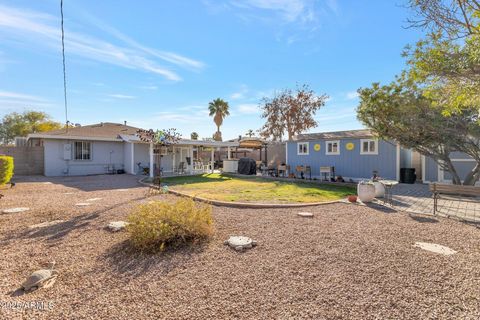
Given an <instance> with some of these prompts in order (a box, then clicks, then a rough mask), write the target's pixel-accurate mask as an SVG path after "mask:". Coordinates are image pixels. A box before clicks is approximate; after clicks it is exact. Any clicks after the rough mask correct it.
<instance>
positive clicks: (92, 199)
mask: <svg viewBox="0 0 480 320" xmlns="http://www.w3.org/2000/svg"><path fill="white" fill-rule="evenodd" d="M98 200H102V198H90V199H87V200H85V201H98Z"/></svg>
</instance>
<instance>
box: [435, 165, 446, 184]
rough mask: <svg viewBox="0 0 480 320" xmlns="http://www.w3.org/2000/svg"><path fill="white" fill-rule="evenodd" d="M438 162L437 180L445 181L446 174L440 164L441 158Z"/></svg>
mask: <svg viewBox="0 0 480 320" xmlns="http://www.w3.org/2000/svg"><path fill="white" fill-rule="evenodd" d="M438 162H439V163H437V181H438V182H445V175H444V172H443V169H442V167H441V165H440V162H441V160H439V161H438Z"/></svg>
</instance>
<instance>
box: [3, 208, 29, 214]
mask: <svg viewBox="0 0 480 320" xmlns="http://www.w3.org/2000/svg"><path fill="white" fill-rule="evenodd" d="M28 210H30V208H26V207H20V208H10V209H5V210H3V211H2V213H18V212H24V211H28Z"/></svg>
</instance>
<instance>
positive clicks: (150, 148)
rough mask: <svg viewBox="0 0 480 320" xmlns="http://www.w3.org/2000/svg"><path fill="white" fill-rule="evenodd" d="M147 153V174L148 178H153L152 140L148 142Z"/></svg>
mask: <svg viewBox="0 0 480 320" xmlns="http://www.w3.org/2000/svg"><path fill="white" fill-rule="evenodd" d="M148 155H149V156H150V169H149V172H148V173H149V175H150V178H153V161H154V160H153V142H150V146H149V148H148Z"/></svg>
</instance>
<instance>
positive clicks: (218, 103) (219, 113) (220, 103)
mask: <svg viewBox="0 0 480 320" xmlns="http://www.w3.org/2000/svg"><path fill="white" fill-rule="evenodd" d="M228 108H229V106H228V102H226V101H224V100H222V99H220V98H217V99H215V100H213V101H211V102H210V103H209V104H208V111H209V116H214V117H213V122H215V124H216V125H217V132H216V133H215V135H214V137H215V140H217V141H222V133H221V132H220V126H221V125H222V123H223V119H225V117H226V116H228V115H230V112H229V111H228Z"/></svg>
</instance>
